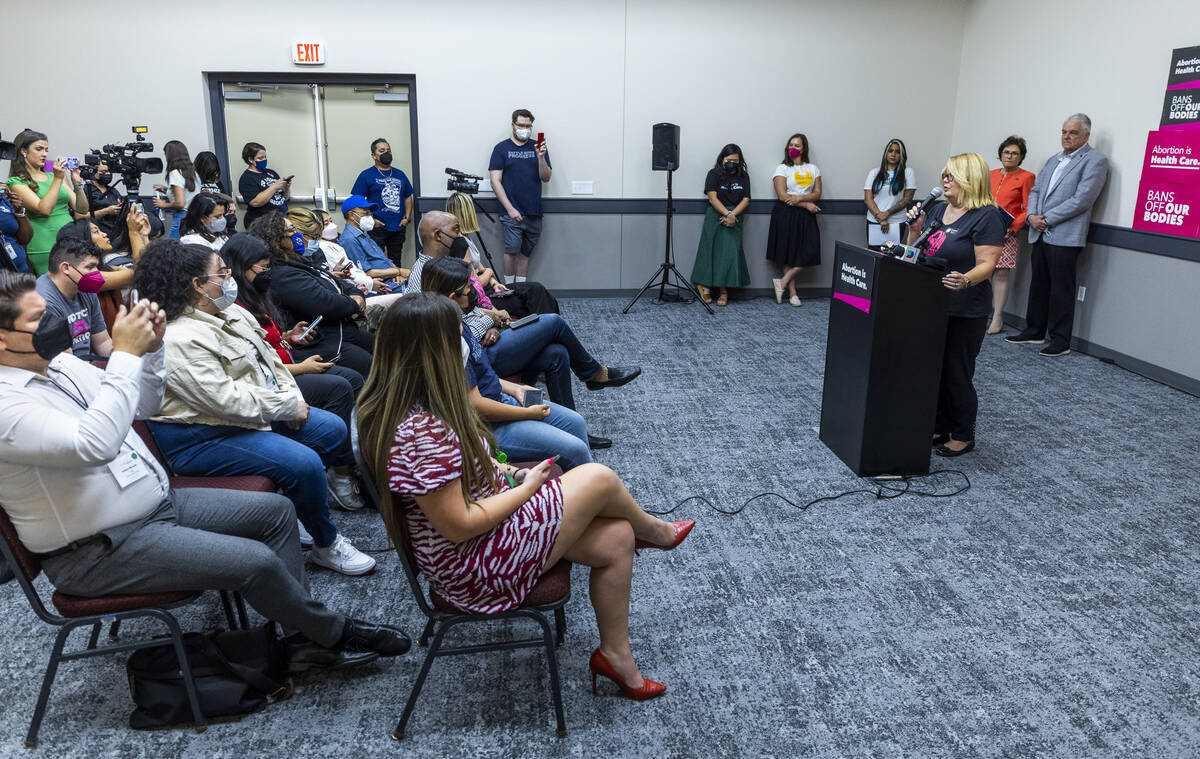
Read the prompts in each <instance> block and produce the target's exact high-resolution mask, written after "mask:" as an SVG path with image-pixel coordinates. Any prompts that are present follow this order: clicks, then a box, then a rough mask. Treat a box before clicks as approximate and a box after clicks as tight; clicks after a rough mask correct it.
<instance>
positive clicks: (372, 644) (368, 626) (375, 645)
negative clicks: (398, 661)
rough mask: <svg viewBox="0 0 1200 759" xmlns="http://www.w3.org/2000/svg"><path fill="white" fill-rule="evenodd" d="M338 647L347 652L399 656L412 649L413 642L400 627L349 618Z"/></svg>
mask: <svg viewBox="0 0 1200 759" xmlns="http://www.w3.org/2000/svg"><path fill="white" fill-rule="evenodd" d="M338 646H339V647H340V648H342V649H343V650H345V651H374V652H375V653H377V654H379V655H380V656H399V655H400V654H402V653H405V652H406V651H408V649H410V648H412V641H411V640H409V639H408V636H407V635H405V634H404V631H403V630H401V629H400V628H398V627H392V626H391V625H377V624H374V623H371V622H364V621H362V620H361V619H350V618H349V617H347V618H346V629H345V630H343V631H342V639H341V641H339V642H338Z"/></svg>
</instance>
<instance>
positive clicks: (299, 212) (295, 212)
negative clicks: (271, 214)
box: [287, 208, 325, 240]
mask: <svg viewBox="0 0 1200 759" xmlns="http://www.w3.org/2000/svg"><path fill="white" fill-rule="evenodd" d="M287 218H288V221H290V222H292V226H293V227H295V228H296V231H297V232H299V233H300V234H302V235H304V236H305V237H307V238H309V239H312V240H316V239H319V238H320V237H321V230H322V229H324V228H325V222H324V221H323V220H322V219H321V217H320V216H318V215H317V214H316V212H315V211H312V210H309V209H307V208H289V209H288V212H287Z"/></svg>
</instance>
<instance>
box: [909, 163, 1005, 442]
mask: <svg viewBox="0 0 1200 759" xmlns="http://www.w3.org/2000/svg"><path fill="white" fill-rule="evenodd" d="M942 192H943V193H944V194H943V195H942V198H943V202H938V203H935V204H934V205H933V206H932V207H931V208H930V209H929V210H928V211H921V212H920V213H919V214H918V213H915V211H916V210H917V209H916V208H914V209H912V210H910V211H909V213H908V218H909V219H910V224H909V228H908V244H909V245H912V244H913V243H914V242H915V241H916V240H917V238H919V237H920V236H921V230H922V228H923V227H924V226H925V225H927V224H931V225H934V227H935V229H934V231H933V232H932V233H931V234H930V235H929V236H928V238H927V241H928V248H927V249H926V253H927V254H929V255H932V256H938V257H939V258H943V259H945V260H946V262H947V267H946V276H944V277H942V285H943V286H945V287H946V289H948V290H951V291H952V292H951V293H950V319H949V321H948V323H947V325H946V348H945V352H944V353H943V356H942V379H941V385H940V387H939V390H938V409H937V420H936V421H935V423H934V427H933V433H934V434H933V445H934V446H935V447H936V449H937V450H936V452H937V454H938V455H939V456H961V455H963V454H964V453H970V452H971V451H973V450H975V416H976V413H977V412H978V409H979V399H978V396H977V395H976V393H975V384H974V382H973V379H974V376H975V358H976V356H978V355H979V348H980V346H981V345H982V344H983V335H984V332H985V331H986V330H987V324H988V318H989V317H990V316H991V311H992V285H991V282H990V279H991V276H992V272H993V271H994V270H995V268H996V261H997V260H998V259H999V258H1000V250H1001V246H1002V245H1004V232H1005V229H1006V227H1007V224H1006V223H1005V219H1004V217H1003V214H1002V213H1001V211H1000V209H999V208H998V207H997V206H996V202H995V201H994V200H993V199H992V188H991V182H990V177H989V175H988V165H987V163H986V162H985V161H984V160H983V156H981V155H979V154H978V153H960V154H959V155H956V156H951V157H950V159H949V160H947V161H946V166H945V168H943V169H942Z"/></svg>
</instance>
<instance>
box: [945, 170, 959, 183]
mask: <svg viewBox="0 0 1200 759" xmlns="http://www.w3.org/2000/svg"><path fill="white" fill-rule="evenodd" d="M942 181H943V182H954V181H957V180H955V178H954V177H953V176H951V175H950V174H947V173H945V172H943V173H942Z"/></svg>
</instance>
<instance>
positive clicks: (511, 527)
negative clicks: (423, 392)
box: [387, 407, 563, 614]
mask: <svg viewBox="0 0 1200 759" xmlns="http://www.w3.org/2000/svg"><path fill="white" fill-rule="evenodd" d="M387 474H388V487H389V488H390V489H391V490H392V492H393V493H395V494H397V495H398V496H399V500H400V505H401V508H403V510H404V515H405V518H406V519H407V521H408V531H409V534H410V535H411V538H412V548H413V554H414V555H415V556H416V560H417V567H418V568H419V569H420V570H421V574H423V575H425V577H426V579H428V580H429V584H430V585H431V586H432V587H433V588H434V589H435V590H436V591H437V592H438V594H439V595H441V596H442V597H443V598H445V599H446V600H447V601H449V602H450V603H452V604H454V606H456V607H458V608H459V609H462V610H463V611H469V612H473V613H476V614H496V613H499V612H502V611H507V610H509V609H512V608H515V607H517V606H520V605H521V602H522V601H523V600H524V599H525V596H526V595H528V593H529V591H530V590H531V589H533V586H534V585H535V584H537V581H538V578H539V577H541V575H542V568H543V567H545V565H546V559H547V558H548V557H549V556H550V549H551V548H552V547H553V546H554V541H555V540H556V539H557V538H558V529H559V527H560V526H561V524H562V514H563V492H562V483H560V482H559V481H558V480H557V479H554V480H548V481H547V482H546V483H545V484H544V485H542V487H541V488H539V489H538V491H537V492H536V493H534V495H533V497H532V498H530V499H529V500H528V501H527V502H526V503H525V504H524V505H522V506H521V508H519V509H517V510H516V511H515V512H514V513H513V514H512V515H511V516H509V518H508V519H506V520H504V521H503V522H501V523H500V524H499V525H497V526H496V527H495V528H494V529H493V530H492V531H491V532H487V533H484V534H483V535H480V536H478V537H475V538H472V539H471V540H468V541H465V542H463V543H457V544H456V543H452V542H450V541H449V540H447V539H446V538H445V537H443V536H442V534H441V533H439V532H438V531H437V530H435V529H434V527H433V525H432V524H430V523H429V519H428V518H427V517H426V516H425V513H424V512H423V511H421V509H420V507H419V506H417V502H416V499H415V498H414V496H418V495H427V494H429V493H432V492H434V491H435V490H440V489H441V488H444V487H446V486H447V485H450V484H451V483H454V484H453V486H454V487H455V488H458V487H459V484H458V482H457V480H458V478H459V477H460V476H461V475H462V446H461V445H460V444H459V440H458V436H457V435H455V434H454V431H453V430H451V429H450V427H449V426H447V425H446V423H445V422H443V421H442V420H441V419H439V418H438V417H436V416H434V415H433V414H431V413H429V412H428V411H426V410H425V409H423V408H420V407H414V408H413V409H412V410H411V411H410V412H409V414H408V416H407V417H406V418H405V419H404V421H403V422H401V423H400V426H399V427H397V428H396V439H395V441H394V442H393V444H392V451H391V454H390V455H389V456H388V469H387ZM490 474H491V476H490V477H488V476H484V475H481V476H480V478H479V481H480V484H479V485H477V486H476V490H475V492H473V493H472V495H473V496H474V497H475V498H476V499H479V498H486V497H488V496H491V495H495V494H496V493H500V492H503V491H505V490H508V489H509V487H508V481H507V480H505V479H504V473H503V472H502V471H501V470H500V468H499V467H498V466H496V465H495V464H493V465H492V471H491V472H490ZM472 508H477V507H472Z"/></svg>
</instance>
